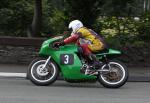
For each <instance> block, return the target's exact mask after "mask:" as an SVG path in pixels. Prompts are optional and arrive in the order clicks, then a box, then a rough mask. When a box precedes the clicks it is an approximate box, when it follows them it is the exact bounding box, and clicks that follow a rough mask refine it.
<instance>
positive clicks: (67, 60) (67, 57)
mask: <svg viewBox="0 0 150 103" xmlns="http://www.w3.org/2000/svg"><path fill="white" fill-rule="evenodd" d="M64 57H65V60H64V63H65V64H68V63H69V55H65V56H64Z"/></svg>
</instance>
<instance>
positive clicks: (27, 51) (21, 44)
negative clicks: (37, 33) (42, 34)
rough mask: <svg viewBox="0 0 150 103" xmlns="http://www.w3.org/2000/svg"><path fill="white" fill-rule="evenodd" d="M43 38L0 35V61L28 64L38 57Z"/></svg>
mask: <svg viewBox="0 0 150 103" xmlns="http://www.w3.org/2000/svg"><path fill="white" fill-rule="evenodd" d="M44 40H45V39H43V38H23V37H19V38H18V37H16V38H14V37H13V38H12V37H0V63H17V64H28V63H30V62H31V61H32V60H33V59H34V58H36V57H38V52H39V49H40V46H41V44H42V42H43V41H44Z"/></svg>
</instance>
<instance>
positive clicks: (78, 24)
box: [68, 20, 83, 32]
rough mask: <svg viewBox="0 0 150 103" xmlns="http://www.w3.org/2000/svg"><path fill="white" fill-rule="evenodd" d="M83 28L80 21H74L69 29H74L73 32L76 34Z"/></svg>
mask: <svg viewBox="0 0 150 103" xmlns="http://www.w3.org/2000/svg"><path fill="white" fill-rule="evenodd" d="M81 27H83V24H82V22H81V21H79V20H73V21H71V22H70V23H69V27H68V28H69V29H72V32H76V31H77V30H78V29H80V28H81Z"/></svg>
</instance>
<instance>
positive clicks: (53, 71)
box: [27, 58, 59, 86]
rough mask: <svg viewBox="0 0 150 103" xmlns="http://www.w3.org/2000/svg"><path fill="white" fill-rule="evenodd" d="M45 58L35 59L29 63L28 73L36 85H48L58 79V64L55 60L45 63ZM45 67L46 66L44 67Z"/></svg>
mask: <svg viewBox="0 0 150 103" xmlns="http://www.w3.org/2000/svg"><path fill="white" fill-rule="evenodd" d="M45 62H46V60H45V59H41V58H38V59H35V60H33V61H32V62H31V64H30V65H29V68H28V71H27V75H28V78H29V79H30V80H31V82H33V83H34V84H36V85H39V86H46V85H50V84H52V83H53V82H55V81H56V79H57V77H58V74H59V71H58V68H57V66H56V64H55V63H54V62H53V61H49V63H48V64H47V65H46V66H44V65H45ZM43 67H45V68H43Z"/></svg>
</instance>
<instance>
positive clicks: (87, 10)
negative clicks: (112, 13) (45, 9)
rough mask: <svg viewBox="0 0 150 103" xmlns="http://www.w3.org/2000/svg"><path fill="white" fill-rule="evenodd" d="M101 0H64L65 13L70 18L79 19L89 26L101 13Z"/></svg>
mask: <svg viewBox="0 0 150 103" xmlns="http://www.w3.org/2000/svg"><path fill="white" fill-rule="evenodd" d="M102 5H103V0H66V5H65V6H66V7H67V9H66V14H67V15H68V16H69V17H70V20H72V19H79V20H81V21H82V22H83V23H84V24H85V26H87V27H91V26H92V24H94V22H95V20H96V19H97V17H99V15H100V13H101V7H102Z"/></svg>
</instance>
